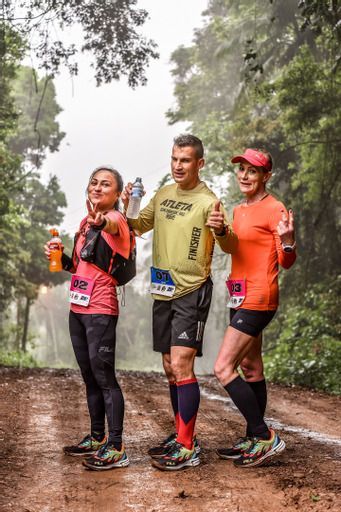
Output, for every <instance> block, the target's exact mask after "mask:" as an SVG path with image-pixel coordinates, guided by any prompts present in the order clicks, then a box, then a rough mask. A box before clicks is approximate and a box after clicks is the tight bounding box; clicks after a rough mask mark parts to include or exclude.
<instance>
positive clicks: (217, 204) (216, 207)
mask: <svg viewBox="0 0 341 512" xmlns="http://www.w3.org/2000/svg"><path fill="white" fill-rule="evenodd" d="M220 205H221V201H216V202H215V203H214V211H215V212H220Z"/></svg>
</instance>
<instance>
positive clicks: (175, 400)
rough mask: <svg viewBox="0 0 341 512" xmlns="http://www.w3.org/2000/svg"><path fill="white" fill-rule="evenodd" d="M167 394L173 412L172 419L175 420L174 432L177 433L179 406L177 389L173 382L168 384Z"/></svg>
mask: <svg viewBox="0 0 341 512" xmlns="http://www.w3.org/2000/svg"><path fill="white" fill-rule="evenodd" d="M169 394H170V400H171V404H172V408H173V412H174V419H175V430H176V433H178V432H179V406H178V388H177V386H176V383H175V382H170V383H169Z"/></svg>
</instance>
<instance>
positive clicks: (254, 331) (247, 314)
mask: <svg viewBox="0 0 341 512" xmlns="http://www.w3.org/2000/svg"><path fill="white" fill-rule="evenodd" d="M275 314H276V310H275V311H255V310H254V309H243V308H240V309H230V325H231V326H232V327H234V328H235V329H237V330H238V331H241V332H244V333H245V334H249V335H250V336H254V337H255V338H257V336H258V335H259V334H260V333H261V332H262V330H263V329H265V327H266V326H267V325H268V324H269V323H270V322H271V320H272V319H273V317H274V316H275Z"/></svg>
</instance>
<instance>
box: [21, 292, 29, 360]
mask: <svg viewBox="0 0 341 512" xmlns="http://www.w3.org/2000/svg"><path fill="white" fill-rule="evenodd" d="M30 307H31V299H29V298H28V297H26V306H25V313H24V328H23V333H22V339H21V350H23V351H24V352H26V348H27V347H26V344H27V335H28V324H29V320H30Z"/></svg>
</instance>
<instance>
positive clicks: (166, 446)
mask: <svg viewBox="0 0 341 512" xmlns="http://www.w3.org/2000/svg"><path fill="white" fill-rule="evenodd" d="M175 442H176V434H175V433H174V434H171V435H170V436H169V437H167V439H164V440H163V441H162V443H161V444H159V445H158V446H155V447H154V448H149V450H148V455H150V457H151V458H152V459H159V458H160V457H163V456H164V455H167V453H168V452H169V450H170V449H171V448H172V446H173V445H174V443H175ZM193 444H194V449H195V452H196V453H197V454H199V453H200V451H201V448H200V443H199V441H198V439H197V436H194V437H193Z"/></svg>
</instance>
